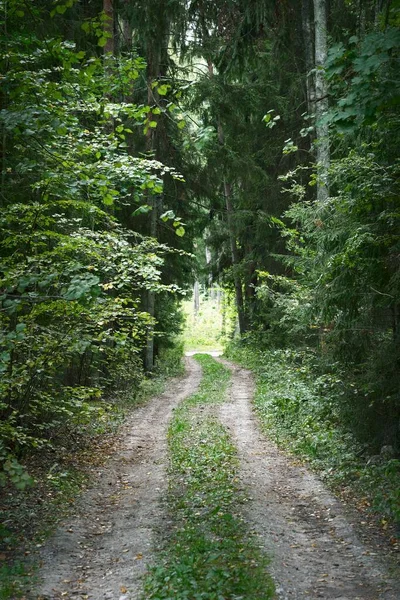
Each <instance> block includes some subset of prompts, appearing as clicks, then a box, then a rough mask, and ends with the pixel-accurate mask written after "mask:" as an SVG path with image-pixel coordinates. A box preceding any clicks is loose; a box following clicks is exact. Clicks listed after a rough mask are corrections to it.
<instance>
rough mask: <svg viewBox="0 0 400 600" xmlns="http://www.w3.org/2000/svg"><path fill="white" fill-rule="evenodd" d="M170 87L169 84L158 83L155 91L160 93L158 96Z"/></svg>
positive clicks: (166, 91)
mask: <svg viewBox="0 0 400 600" xmlns="http://www.w3.org/2000/svg"><path fill="white" fill-rule="evenodd" d="M170 87H171V86H170V85H167V84H163V85H160V86H159V87H158V88H157V92H158V93H159V94H160V96H165V95H166V94H167V93H168V90H169V88H170Z"/></svg>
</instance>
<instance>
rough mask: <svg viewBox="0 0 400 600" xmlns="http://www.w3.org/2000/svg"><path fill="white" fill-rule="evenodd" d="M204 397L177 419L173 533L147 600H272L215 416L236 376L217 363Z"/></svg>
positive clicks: (206, 379)
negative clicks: (231, 378)
mask: <svg viewBox="0 0 400 600" xmlns="http://www.w3.org/2000/svg"><path fill="white" fill-rule="evenodd" d="M196 358H197V360H198V361H199V362H200V363H201V365H202V367H203V379H202V382H201V385H200V389H199V391H198V393H196V394H194V395H192V396H190V397H189V398H188V399H186V400H185V401H184V402H183V403H182V404H181V405H180V407H179V408H178V409H177V410H176V411H175V416H174V418H173V420H172V423H171V425H170V429H169V450H170V457H171V469H170V489H169V494H168V503H169V509H170V512H171V515H172V518H173V523H174V525H173V527H172V528H171V530H170V531H169V532H168V539H167V540H165V546H164V548H163V550H162V551H161V553H160V555H159V561H158V564H157V565H156V566H155V567H154V568H153V569H152V570H151V572H150V574H149V575H148V577H147V580H146V583H145V596H144V598H146V600H150V599H152V600H167V599H169V600H184V599H185V600H186V599H188V600H189V599H190V600H222V599H228V598H229V599H230V600H267V599H269V598H272V596H273V586H272V583H271V580H270V578H269V576H268V574H267V563H268V561H267V559H266V557H265V555H263V554H262V553H261V551H260V550H259V548H258V547H257V543H256V539H255V538H254V537H252V536H250V535H249V532H248V530H247V529H246V526H245V524H244V522H243V520H242V518H241V516H240V514H239V513H238V504H239V503H240V502H242V503H243V502H245V501H246V498H245V496H244V495H243V493H242V492H240V491H239V489H238V479H237V467H238V461H237V456H236V450H235V447H234V446H233V444H232V441H231V439H230V437H229V435H228V433H227V431H226V430H225V429H224V427H223V426H222V425H221V424H220V422H219V421H218V420H217V418H216V417H215V416H214V415H213V410H212V409H213V407H214V406H215V405H217V404H220V403H222V402H223V401H224V399H225V392H226V389H227V386H228V383H229V380H230V372H229V371H228V370H227V369H226V368H225V367H224V366H223V365H221V364H220V363H217V362H216V361H214V360H213V359H212V358H211V357H210V356H197V357H196Z"/></svg>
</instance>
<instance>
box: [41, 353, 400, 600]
mask: <svg viewBox="0 0 400 600" xmlns="http://www.w3.org/2000/svg"><path fill="white" fill-rule="evenodd" d="M186 361H187V373H186V376H185V377H184V378H183V379H181V380H179V381H175V382H173V383H172V384H171V386H170V388H169V390H168V391H167V392H166V393H165V394H163V395H161V396H160V397H158V398H154V399H153V400H152V401H151V402H150V403H148V404H147V405H146V406H144V407H142V408H140V409H138V410H137V411H135V412H134V413H133V415H132V416H131V417H130V419H129V420H128V422H127V423H126V424H125V425H124V427H123V429H122V431H121V444H120V448H119V449H118V451H117V452H116V455H115V457H114V458H113V459H112V460H111V461H110V463H109V464H107V465H106V466H105V467H104V468H103V469H101V470H100V471H99V473H98V480H97V481H96V482H95V484H94V485H93V487H92V488H91V489H89V490H88V491H87V492H85V493H84V494H83V495H82V497H81V499H80V501H79V503H78V504H79V505H78V507H77V514H74V515H72V516H71V518H70V519H69V521H68V522H66V523H64V524H63V525H62V526H61V527H60V528H59V530H58V531H57V532H56V534H55V535H54V536H53V538H52V539H51V540H49V542H48V544H47V545H46V547H45V548H44V550H43V552H42V556H41V558H42V561H43V568H42V569H41V573H40V575H41V577H42V584H41V586H40V588H39V590H38V591H37V592H36V594H35V595H33V596H31V598H36V599H37V600H39V599H40V598H42V599H44V598H46V599H49V600H50V599H51V600H58V599H61V598H64V599H65V598H66V599H71V600H72V599H76V600H83V599H85V598H89V599H94V600H106V599H108V600H128V599H129V600H134V599H135V598H138V597H139V594H140V588H141V577H142V575H143V573H144V572H145V570H146V568H147V566H148V565H149V564H151V562H152V549H153V548H154V547H155V545H156V544H157V540H158V537H157V533H156V532H157V531H158V532H160V531H162V530H163V529H164V530H165V529H167V528H168V525H169V522H168V517H167V516H166V514H165V512H164V510H165V509H164V508H163V502H162V501H161V498H162V497H163V494H164V493H165V491H166V485H167V482H166V460H167V445H166V429H167V425H168V421H169V419H170V418H171V415H172V411H173V409H174V407H175V406H176V405H177V404H178V402H180V401H181V400H183V398H184V397H186V396H187V395H189V394H191V393H193V392H195V391H196V389H197V386H198V384H199V381H200V377H201V370H200V367H199V365H198V363H197V362H196V361H194V360H193V359H192V358H190V357H187V358H186ZM223 362H224V363H225V364H227V365H228V366H229V367H230V368H231V369H232V373H233V381H232V387H231V391H230V393H229V397H228V398H227V402H226V403H225V404H224V405H223V406H222V407H221V408H220V413H219V414H220V418H221V420H222V422H223V423H224V425H225V426H227V427H228V428H229V430H230V432H231V434H232V436H233V439H234V441H235V443H236V444H237V448H238V452H239V458H240V477H241V481H242V484H243V488H244V489H245V490H246V493H247V495H248V496H249V498H250V500H249V502H248V503H247V504H245V506H244V508H243V509H242V510H243V516H244V518H245V520H246V521H247V522H248V524H249V528H250V529H251V530H252V531H254V532H255V533H256V535H258V536H259V541H260V546H262V547H264V548H265V549H266V551H267V553H268V554H269V555H270V556H271V557H272V562H271V572H272V575H273V577H274V580H275V582H276V587H277V598H279V599H280V600H295V599H296V600H301V599H320V598H326V599H334V598H335V599H336V600H356V599H358V600H395V599H399V598H400V586H397V588H396V584H395V583H394V582H393V581H391V580H390V578H389V576H388V575H387V572H386V571H385V565H384V563H383V560H382V559H378V557H376V556H373V553H374V549H372V548H369V547H368V546H367V545H365V544H363V543H362V542H361V541H360V540H359V539H358V537H357V535H356V533H355V529H354V527H353V525H352V523H351V521H350V520H349V518H348V516H347V513H346V511H345V509H344V507H343V506H342V504H340V502H338V501H337V500H336V499H335V498H333V497H332V495H331V494H330V493H329V492H328V491H327V490H326V488H325V487H324V485H323V484H322V483H321V482H320V481H319V480H318V479H317V478H316V477H315V476H314V475H313V474H311V473H310V472H309V471H307V470H306V469H305V468H304V467H301V466H298V465H296V464H295V463H294V461H293V459H291V458H290V457H287V456H286V455H284V454H283V453H282V452H280V451H279V450H278V449H277V448H276V446H275V445H274V444H272V443H270V442H269V441H267V440H266V439H265V437H264V436H262V435H261V434H260V432H259V430H258V427H257V422H256V420H255V417H254V415H253V413H252V409H251V400H252V397H253V393H254V382H253V378H252V375H251V373H250V372H248V371H246V370H244V369H241V368H239V367H236V366H234V365H231V364H230V363H228V362H227V361H223Z"/></svg>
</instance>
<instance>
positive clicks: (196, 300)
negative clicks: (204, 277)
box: [193, 280, 200, 317]
mask: <svg viewBox="0 0 400 600" xmlns="http://www.w3.org/2000/svg"><path fill="white" fill-rule="evenodd" d="M193 310H194V316H195V317H197V315H198V312H199V310H200V292H199V282H198V281H197V280H196V281H195V282H194V286H193Z"/></svg>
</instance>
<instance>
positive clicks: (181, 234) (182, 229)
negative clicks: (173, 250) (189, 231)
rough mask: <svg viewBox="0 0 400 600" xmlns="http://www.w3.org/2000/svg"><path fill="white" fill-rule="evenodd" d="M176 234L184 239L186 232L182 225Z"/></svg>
mask: <svg viewBox="0 0 400 600" xmlns="http://www.w3.org/2000/svg"><path fill="white" fill-rule="evenodd" d="M175 233H176V235H179V237H183V236H184V235H185V230H184V228H183V227H182V225H180V226H179V227H177V228H176V229H175Z"/></svg>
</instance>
